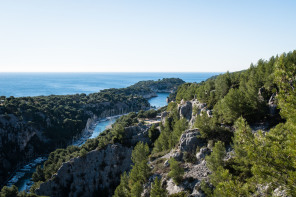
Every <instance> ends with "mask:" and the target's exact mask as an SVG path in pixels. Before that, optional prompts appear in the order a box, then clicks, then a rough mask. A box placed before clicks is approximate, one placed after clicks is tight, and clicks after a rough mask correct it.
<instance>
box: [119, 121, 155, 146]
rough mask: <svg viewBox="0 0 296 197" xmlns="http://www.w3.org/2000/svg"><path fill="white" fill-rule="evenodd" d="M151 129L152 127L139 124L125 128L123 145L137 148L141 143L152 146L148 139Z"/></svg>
mask: <svg viewBox="0 0 296 197" xmlns="http://www.w3.org/2000/svg"><path fill="white" fill-rule="evenodd" d="M150 127H151V125H142V124H141V123H139V124H138V125H136V126H131V127H127V128H125V129H124V130H125V133H124V135H125V137H124V139H123V143H124V144H127V145H130V146H135V145H136V144H137V143H138V142H140V141H141V142H144V143H148V144H150V139H149V137H148V130H149V128H150Z"/></svg>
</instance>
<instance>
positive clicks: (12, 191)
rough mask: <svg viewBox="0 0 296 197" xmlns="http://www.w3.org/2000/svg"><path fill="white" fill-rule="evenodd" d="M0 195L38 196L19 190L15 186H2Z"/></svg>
mask: <svg viewBox="0 0 296 197" xmlns="http://www.w3.org/2000/svg"><path fill="white" fill-rule="evenodd" d="M0 197H38V196H37V195H36V194H33V193H26V192H24V191H23V192H19V191H18V188H17V187H16V186H14V185H13V186H12V187H7V186H4V187H3V188H2V189H1V191H0Z"/></svg>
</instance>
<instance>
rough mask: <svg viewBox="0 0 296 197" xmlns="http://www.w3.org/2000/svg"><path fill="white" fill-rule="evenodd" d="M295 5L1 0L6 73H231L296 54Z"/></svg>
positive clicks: (226, 0) (0, 60) (289, 1)
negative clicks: (288, 54)
mask: <svg viewBox="0 0 296 197" xmlns="http://www.w3.org/2000/svg"><path fill="white" fill-rule="evenodd" d="M295 9H296V1H294V0H281V1H280V0H277V1H275V0H260V1H258V0H245V1H237V0H216V1H215V0H207V1H204V0H203V1H201V0H178V1H177V0H145V1H144V0H134V1H131V0H124V1H123V0H108V1H106V0H104V1H103V0H102V1H100V0H85V1H81V0H42V1H40V0H26V1H24V0H13V1H10V0H0V72H225V71H230V72H233V71H238V70H243V69H247V68H248V67H249V66H250V64H251V63H256V62H257V61H258V60H259V59H261V58H262V59H265V60H268V59H269V58H270V57H271V56H273V55H277V54H281V53H283V52H289V51H292V50H294V49H296V25H295V24H296V23H295V19H296V12H295Z"/></svg>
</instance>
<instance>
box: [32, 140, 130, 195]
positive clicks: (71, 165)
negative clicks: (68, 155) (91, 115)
mask: <svg viewBox="0 0 296 197" xmlns="http://www.w3.org/2000/svg"><path fill="white" fill-rule="evenodd" d="M131 153H132V148H127V147H124V146H122V145H121V144H112V145H111V144H109V145H107V147H106V148H105V149H103V150H99V151H98V150H94V151H91V152H89V153H88V154H86V155H85V156H83V157H77V158H74V159H71V160H70V161H68V162H66V163H64V164H63V165H62V167H61V168H60V169H59V170H58V172H57V174H56V175H54V176H53V177H52V178H51V179H50V180H49V181H47V182H45V183H43V184H41V185H40V188H39V189H37V190H36V193H37V194H38V195H45V196H56V197H63V196H75V197H76V196H77V197H79V196H85V197H88V196H92V195H93V194H94V193H95V192H99V191H102V190H103V189H105V188H107V191H109V192H111V191H112V190H111V189H113V188H114V186H116V185H117V184H118V182H119V181H120V175H121V174H122V173H123V172H124V171H128V170H130V168H131V164H132V161H131Z"/></svg>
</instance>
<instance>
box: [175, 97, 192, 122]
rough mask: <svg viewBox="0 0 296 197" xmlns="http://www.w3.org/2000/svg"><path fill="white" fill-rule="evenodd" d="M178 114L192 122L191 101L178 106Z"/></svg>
mask: <svg viewBox="0 0 296 197" xmlns="http://www.w3.org/2000/svg"><path fill="white" fill-rule="evenodd" d="M178 112H179V115H180V117H182V118H186V119H187V120H190V119H191V117H192V103H191V102H190V101H186V102H185V103H184V104H180V105H179V106H178Z"/></svg>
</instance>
